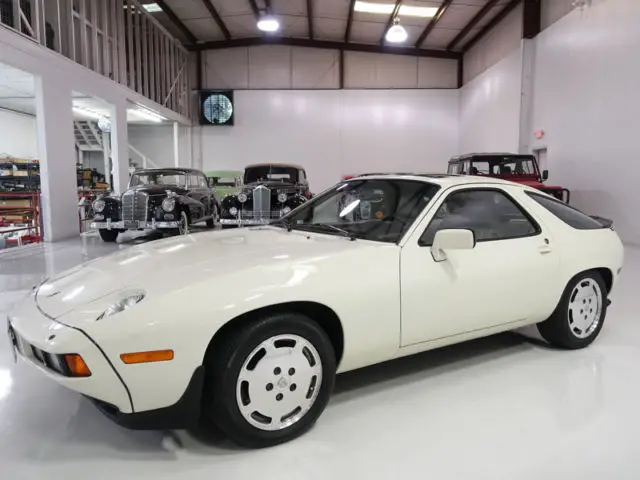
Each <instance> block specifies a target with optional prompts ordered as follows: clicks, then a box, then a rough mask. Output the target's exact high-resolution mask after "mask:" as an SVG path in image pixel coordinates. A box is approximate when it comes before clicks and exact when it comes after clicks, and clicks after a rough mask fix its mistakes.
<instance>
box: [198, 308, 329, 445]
mask: <svg viewBox="0 0 640 480" xmlns="http://www.w3.org/2000/svg"><path fill="white" fill-rule="evenodd" d="M213 349H214V350H212V352H211V354H210V355H209V356H208V358H207V361H206V364H205V368H206V372H207V380H206V385H205V395H204V405H203V412H204V413H205V415H206V416H207V417H208V418H209V419H210V420H212V421H213V422H214V423H215V424H216V425H217V426H218V427H219V428H220V429H221V430H222V431H223V432H224V433H225V434H226V435H227V436H228V437H229V438H230V439H231V440H233V441H234V442H235V443H237V444H239V445H241V446H245V447H252V448H260V447H268V446H272V445H277V444H280V443H283V442H286V441H289V440H291V439H293V438H295V437H297V436H299V435H301V434H303V433H304V432H306V431H307V430H308V429H309V428H311V426H312V425H313V424H314V423H315V421H316V420H317V419H318V417H319V416H320V414H321V413H322V411H323V410H324V408H325V406H326V405H327V402H328V401H329V396H330V394H331V390H332V389H333V384H334V378H335V371H336V359H335V353H334V350H333V347H332V345H331V342H330V340H329V338H328V337H327V334H326V333H325V332H324V330H322V328H320V327H319V326H318V324H316V323H315V322H314V321H313V320H311V319H310V318H308V317H306V316H304V315H300V314H296V313H281V314H274V315H269V316H265V317H263V318H260V319H257V320H255V321H253V322H250V323H247V324H245V325H242V326H240V327H239V328H237V329H236V330H234V331H232V332H230V333H229V334H227V335H226V336H225V337H224V338H223V339H221V341H220V342H216V344H214V346H213Z"/></svg>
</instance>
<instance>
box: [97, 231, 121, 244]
mask: <svg viewBox="0 0 640 480" xmlns="http://www.w3.org/2000/svg"><path fill="white" fill-rule="evenodd" d="M98 234H99V235H100V238H101V239H102V240H103V241H104V242H110V243H113V242H115V241H116V240H117V239H118V235H119V234H120V232H119V231H118V230H107V229H106V228H101V229H99V230H98Z"/></svg>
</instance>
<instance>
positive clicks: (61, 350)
mask: <svg viewBox="0 0 640 480" xmlns="http://www.w3.org/2000/svg"><path fill="white" fill-rule="evenodd" d="M7 326H8V328H10V329H11V331H12V332H13V334H14V343H15V344H16V345H17V348H16V353H17V357H18V358H20V359H21V360H22V361H24V362H25V363H26V364H28V365H30V366H31V367H33V368H35V369H37V370H39V371H40V372H41V373H42V374H44V375H45V376H46V377H48V378H49V379H51V380H53V381H54V382H56V383H58V384H60V385H62V386H63V387H66V388H68V389H70V390H74V391H76V392H79V393H81V394H83V395H86V396H88V397H92V398H96V399H99V400H101V401H104V402H107V403H109V404H111V405H115V406H116V407H117V408H118V409H119V410H120V411H122V412H127V413H130V412H133V401H132V399H131V395H130V393H129V390H128V388H127V386H126V385H125V383H124V381H123V380H122V378H121V377H120V375H119V374H118V372H117V371H116V370H115V368H114V366H113V364H112V363H111V361H110V360H109V358H108V357H107V356H106V354H105V353H104V351H103V350H102V349H101V348H100V346H99V345H98V344H97V343H96V342H95V341H94V340H93V339H92V338H91V337H89V335H87V334H86V333H85V332H83V331H82V330H80V329H77V328H72V327H68V326H66V325H63V324H61V323H58V322H56V321H55V320H52V319H50V318H48V317H47V316H46V315H44V314H43V313H41V312H40V311H39V309H38V307H37V305H36V303H35V300H34V299H33V298H28V299H25V300H23V301H22V302H20V303H19V304H18V308H17V309H16V310H15V311H14V312H13V313H12V314H11V317H10V318H9V320H8V325H7ZM43 354H51V355H66V354H77V355H80V356H82V358H83V359H84V361H85V363H86V364H87V365H88V367H89V369H90V370H91V376H90V377H69V376H65V375H63V374H61V373H58V371H56V370H54V369H53V368H50V366H49V365H47V363H46V362H43V361H42V356H43Z"/></svg>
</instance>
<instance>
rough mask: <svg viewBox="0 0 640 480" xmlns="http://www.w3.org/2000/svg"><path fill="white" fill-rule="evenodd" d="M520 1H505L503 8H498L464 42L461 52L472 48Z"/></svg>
mask: <svg viewBox="0 0 640 480" xmlns="http://www.w3.org/2000/svg"><path fill="white" fill-rule="evenodd" d="M521 1H522V0H511V1H510V2H509V3H507V4H506V5H505V6H504V8H503V9H502V10H500V12H499V13H498V14H497V15H496V16H495V17H493V18H492V19H491V21H490V22H489V23H487V24H486V25H485V26H484V27H483V28H482V30H480V31H479V32H478V33H476V35H475V37H473V38H472V39H471V40H469V41H468V42H467V43H465V44H464V47H463V48H462V52H463V53H464V52H467V51H469V49H470V48H472V47H473V46H474V45H475V44H476V43H478V42H479V41H480V40H481V39H482V38H483V37H484V36H485V35H486V34H487V33H489V32H490V31H491V30H493V29H494V27H495V26H496V25H498V24H499V23H500V22H501V21H502V20H504V17H506V16H507V15H509V14H510V13H511V12H512V11H513V9H515V8H516V7H517V6H518V4H519V3H520V2H521Z"/></svg>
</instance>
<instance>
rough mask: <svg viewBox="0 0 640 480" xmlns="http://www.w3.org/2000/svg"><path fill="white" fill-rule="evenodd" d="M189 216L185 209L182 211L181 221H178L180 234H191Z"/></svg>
mask: <svg viewBox="0 0 640 480" xmlns="http://www.w3.org/2000/svg"><path fill="white" fill-rule="evenodd" d="M189 228H190V226H189V216H188V215H187V212H185V211H184V210H183V211H182V212H181V213H180V221H179V223H178V234H179V235H189Z"/></svg>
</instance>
